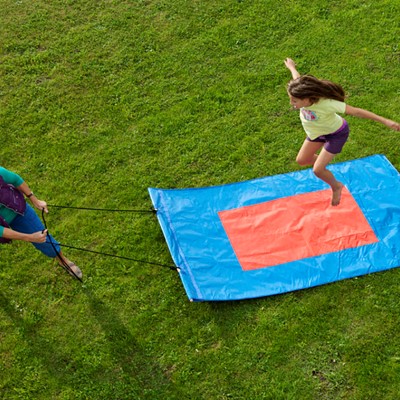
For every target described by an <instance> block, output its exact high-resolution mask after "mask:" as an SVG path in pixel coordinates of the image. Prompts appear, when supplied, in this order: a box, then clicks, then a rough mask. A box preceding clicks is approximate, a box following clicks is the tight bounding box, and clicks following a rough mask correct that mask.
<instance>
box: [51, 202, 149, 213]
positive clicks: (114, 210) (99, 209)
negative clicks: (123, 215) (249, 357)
mask: <svg viewBox="0 0 400 400" xmlns="http://www.w3.org/2000/svg"><path fill="white" fill-rule="evenodd" d="M47 207H54V208H71V209H74V210H92V211H111V212H132V213H152V214H156V213H157V210H156V209H155V208H151V209H150V210H118V209H112V208H93V207H73V206H58V205H54V204H47Z"/></svg>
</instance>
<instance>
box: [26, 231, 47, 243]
mask: <svg viewBox="0 0 400 400" xmlns="http://www.w3.org/2000/svg"><path fill="white" fill-rule="evenodd" d="M46 237H47V229H45V230H44V231H43V232H42V231H39V232H34V233H31V234H30V235H29V242H32V243H44V242H45V241H46Z"/></svg>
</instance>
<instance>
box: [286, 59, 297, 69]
mask: <svg viewBox="0 0 400 400" xmlns="http://www.w3.org/2000/svg"><path fill="white" fill-rule="evenodd" d="M285 65H286V68H287V69H293V68H296V63H295V62H294V61H293V60H292V59H291V58H287V59H286V60H285Z"/></svg>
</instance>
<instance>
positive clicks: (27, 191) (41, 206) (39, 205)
mask: <svg viewBox="0 0 400 400" xmlns="http://www.w3.org/2000/svg"><path fill="white" fill-rule="evenodd" d="M17 189H18V190H19V191H20V192H22V193H23V194H24V195H25V196H26V197H27V198H28V199H29V200H30V201H31V202H32V204H33V205H34V206H35V207H36V208H37V209H38V210H40V211H42V210H43V209H44V212H45V213H48V212H49V210H48V209H47V203H46V202H45V201H43V200H39V199H38V198H37V197H36V196H35V194H34V193H33V192H32V190H31V189H30V188H29V186H28V184H27V183H26V182H23V183H22V184H21V185H19V186H17Z"/></svg>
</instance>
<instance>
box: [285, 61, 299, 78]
mask: <svg viewBox="0 0 400 400" xmlns="http://www.w3.org/2000/svg"><path fill="white" fill-rule="evenodd" d="M285 65H286V68H287V69H288V70H289V71H290V72H291V73H292V77H293V79H297V78H299V77H300V73H299V72H298V71H297V69H296V63H295V62H294V61H293V60H292V59H291V58H287V59H286V60H285Z"/></svg>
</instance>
